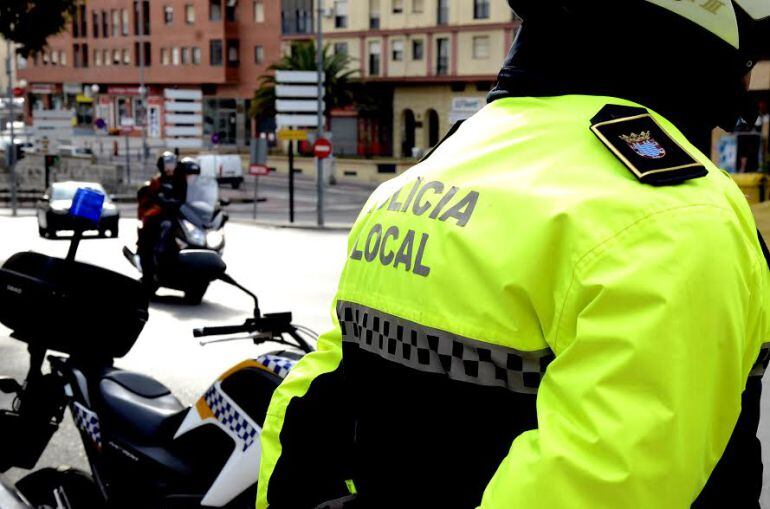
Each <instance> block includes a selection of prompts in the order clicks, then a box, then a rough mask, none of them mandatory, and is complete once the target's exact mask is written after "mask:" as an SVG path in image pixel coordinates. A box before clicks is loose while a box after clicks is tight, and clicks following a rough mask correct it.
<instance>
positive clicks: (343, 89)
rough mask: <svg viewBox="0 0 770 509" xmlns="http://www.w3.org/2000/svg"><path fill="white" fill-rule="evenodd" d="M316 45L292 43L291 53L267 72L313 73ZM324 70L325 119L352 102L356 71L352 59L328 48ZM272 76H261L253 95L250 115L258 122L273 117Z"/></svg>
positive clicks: (273, 87) (324, 53)
mask: <svg viewBox="0 0 770 509" xmlns="http://www.w3.org/2000/svg"><path fill="white" fill-rule="evenodd" d="M316 69H317V67H316V46H315V42H313V41H302V42H295V43H293V44H292V48H291V54H290V55H286V56H284V57H282V58H281V59H280V60H279V61H278V62H276V63H274V64H273V65H271V66H270V67H268V70H270V71H315V70H316ZM323 69H324V73H325V75H326V91H325V95H324V100H325V102H326V114H327V118H328V115H329V112H330V111H331V110H332V109H333V108H342V107H345V106H348V105H350V104H352V103H353V101H354V96H353V87H352V83H351V81H352V79H353V78H354V77H355V76H356V74H357V72H358V71H356V70H355V68H354V66H353V58H351V57H350V56H348V55H346V54H344V53H334V52H333V51H332V50H331V48H330V47H329V46H328V45H327V46H324V50H323ZM275 84H276V83H275V76H274V75H270V74H268V75H264V76H262V77H261V78H260V80H259V88H258V89H257V90H256V92H255V93H254V99H253V100H252V102H251V110H250V114H251V116H252V117H254V118H257V119H261V118H269V117H273V116H275V114H276V111H275Z"/></svg>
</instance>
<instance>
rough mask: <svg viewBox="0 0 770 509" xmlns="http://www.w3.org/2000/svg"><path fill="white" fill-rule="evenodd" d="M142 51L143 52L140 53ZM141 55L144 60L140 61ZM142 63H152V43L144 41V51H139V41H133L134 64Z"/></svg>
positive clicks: (146, 64) (147, 64) (148, 64)
mask: <svg viewBox="0 0 770 509" xmlns="http://www.w3.org/2000/svg"><path fill="white" fill-rule="evenodd" d="M142 53H144V54H143V55H142ZM162 53H163V52H162V51H161V59H162ZM142 57H144V62H142ZM142 63H144V65H145V66H150V65H152V45H151V44H150V43H149V42H145V43H144V51H143V52H140V51H139V43H138V42H135V43H134V65H137V66H140V65H142Z"/></svg>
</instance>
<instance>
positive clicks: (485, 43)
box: [473, 35, 489, 59]
mask: <svg viewBox="0 0 770 509" xmlns="http://www.w3.org/2000/svg"><path fill="white" fill-rule="evenodd" d="M473 58H478V59H485V58H489V36H488V35H478V36H475V37H474V38H473Z"/></svg>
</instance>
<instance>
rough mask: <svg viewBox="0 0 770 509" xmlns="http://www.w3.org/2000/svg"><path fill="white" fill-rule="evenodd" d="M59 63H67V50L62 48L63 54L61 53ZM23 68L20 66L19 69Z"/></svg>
mask: <svg viewBox="0 0 770 509" xmlns="http://www.w3.org/2000/svg"><path fill="white" fill-rule="evenodd" d="M59 63H61V65H67V52H66V51H63V50H62V52H61V55H59ZM23 68H24V67H22V66H19V69H23Z"/></svg>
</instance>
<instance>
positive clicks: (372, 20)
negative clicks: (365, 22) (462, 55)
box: [369, 0, 380, 30]
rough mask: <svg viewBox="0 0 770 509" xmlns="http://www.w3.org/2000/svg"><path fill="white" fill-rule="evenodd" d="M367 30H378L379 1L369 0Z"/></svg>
mask: <svg viewBox="0 0 770 509" xmlns="http://www.w3.org/2000/svg"><path fill="white" fill-rule="evenodd" d="M369 28H371V29H373V30H377V29H379V28H380V0H369Z"/></svg>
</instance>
